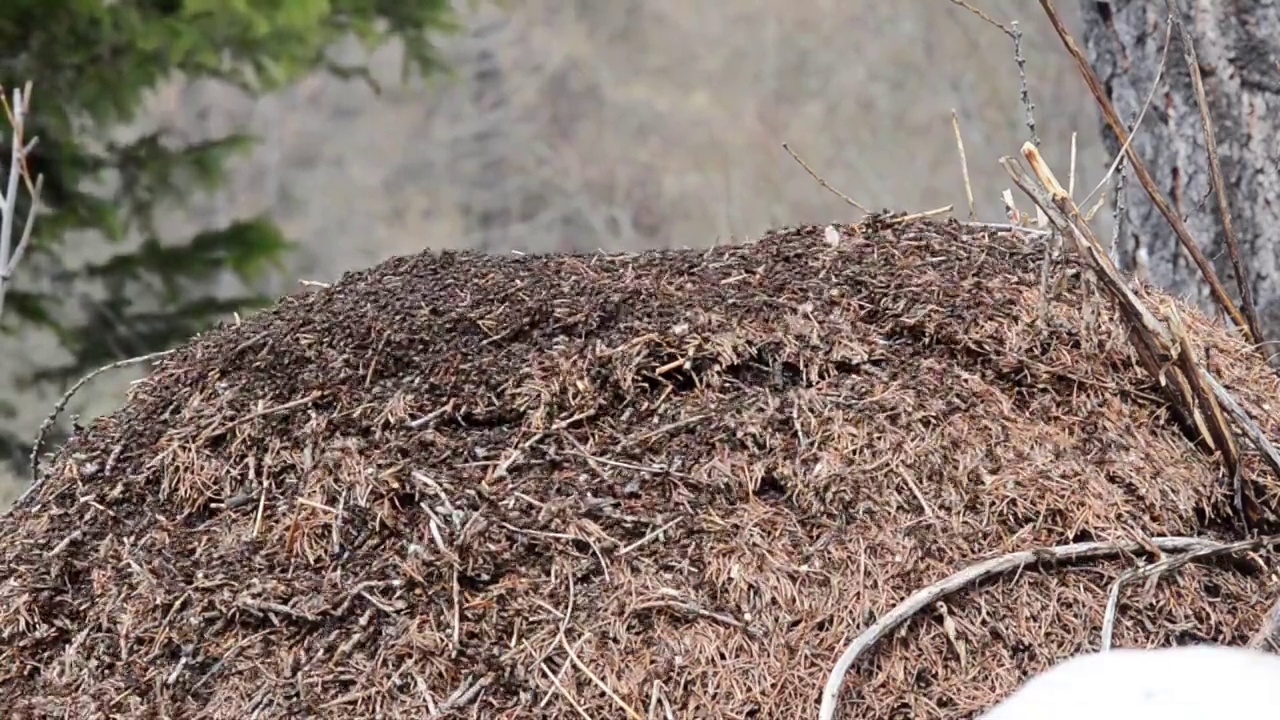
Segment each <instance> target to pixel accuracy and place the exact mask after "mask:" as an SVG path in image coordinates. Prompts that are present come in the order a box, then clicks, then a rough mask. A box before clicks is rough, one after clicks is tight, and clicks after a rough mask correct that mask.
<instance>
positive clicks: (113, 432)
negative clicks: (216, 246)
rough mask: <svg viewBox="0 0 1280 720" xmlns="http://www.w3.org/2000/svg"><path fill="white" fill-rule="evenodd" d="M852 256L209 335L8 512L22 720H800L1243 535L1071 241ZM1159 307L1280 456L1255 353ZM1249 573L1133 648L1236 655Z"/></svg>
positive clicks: (940, 706)
mask: <svg viewBox="0 0 1280 720" xmlns="http://www.w3.org/2000/svg"><path fill="white" fill-rule="evenodd" d="M840 229H841V231H842V233H843V238H842V239H841V242H840V243H838V244H837V245H835V246H833V245H831V244H830V243H828V242H827V241H826V240H824V233H823V228H822V227H802V228H793V229H786V230H780V231H777V232H774V233H772V234H770V235H768V236H767V237H765V238H763V239H760V240H758V241H756V242H753V243H749V244H741V245H734V246H727V247H719V248H715V249H712V250H699V251H693V250H681V251H662V252H648V253H641V254H635V255H610V256H606V255H589V256H572V255H560V256H548V257H539V258H531V257H524V258H496V257H484V256H478V255H470V254H456V253H443V254H439V255H436V254H422V255H419V256H416V257H405V258H397V259H394V260H391V261H388V262H386V263H384V264H382V265H380V266H378V267H376V268H373V269H371V270H368V271H365V272H361V273H355V274H351V275H349V276H347V277H346V278H344V279H343V281H342V282H340V283H338V284H337V285H335V286H333V287H331V288H327V289H323V290H320V291H317V292H314V293H312V294H300V295H298V296H295V297H289V298H286V299H285V300H283V301H282V302H281V303H280V304H279V305H278V307H276V308H275V309H273V310H271V311H269V312H264V313H262V314H260V315H258V316H256V317H253V318H251V319H248V320H245V321H244V322H243V323H242V324H238V325H235V326H230V327H223V328H220V329H218V330H216V331H214V332H210V333H208V334H207V335H204V336H202V337H199V338H197V339H196V340H194V341H193V342H192V343H190V344H189V345H188V346H186V347H184V348H182V349H181V350H179V351H178V352H176V353H174V354H173V355H171V356H169V357H168V358H166V359H165V360H164V361H163V362H161V363H160V364H159V365H158V367H157V369H156V370H155V372H154V373H153V374H152V375H151V377H149V378H148V379H147V380H145V381H143V382H141V383H139V384H137V385H136V386H135V388H134V389H133V391H132V393H131V397H130V400H129V402H128V404H127V405H126V406H125V407H124V408H123V409H121V410H120V411H118V412H116V413H114V414H113V415H110V416H108V417H104V418H102V419H100V420H98V421H96V422H95V423H93V424H92V425H91V426H90V427H89V428H87V429H85V430H83V431H81V432H80V433H78V435H77V437H75V438H74V439H73V440H72V441H71V442H70V443H69V444H68V446H67V447H66V448H64V449H63V450H62V451H61V452H60V454H59V455H58V456H57V458H56V459H55V461H54V462H53V463H52V465H51V467H50V468H49V470H48V471H47V476H46V478H45V479H44V480H43V482H42V484H41V485H40V486H38V487H37V488H36V489H35V490H34V491H33V492H32V493H31V494H30V495H29V496H28V497H27V498H26V499H25V500H24V501H23V502H22V503H21V504H20V505H19V506H18V507H16V508H15V509H14V510H13V511H12V512H10V513H9V514H8V515H7V516H5V517H3V518H2V519H0V570H2V571H3V577H4V578H5V581H4V584H3V590H2V594H0V603H2V604H0V638H2V639H3V645H2V647H3V650H0V677H2V678H3V679H2V680H0V691H2V692H3V694H4V696H5V697H6V698H7V699H8V702H9V704H10V707H11V713H12V714H13V716H14V717H75V718H102V717H112V718H124V717H144V716H145V717H190V718H195V717H203V718H250V717H252V718H297V717H312V718H349V717H446V716H450V717H473V718H517V717H520V718H524V717H539V718H577V717H590V718H605V717H618V718H622V717H630V718H650V717H652V718H660V717H680V718H694V717H696V718H750V717H755V718H809V717H814V716H815V714H816V712H817V707H818V702H819V696H820V693H821V690H822V686H823V682H824V680H825V679H826V676H827V673H828V672H829V671H830V669H831V667H832V664H833V662H834V661H835V659H836V657H837V656H838V655H840V653H841V651H842V649H843V647H844V645H845V643H847V642H848V641H849V640H850V639H851V638H852V637H854V636H855V635H856V634H857V633H858V632H859V631H860V630H861V629H862V628H864V627H865V626H867V625H868V624H870V623H871V622H872V621H873V620H875V619H876V618H878V617H881V616H883V615H884V614H885V613H886V612H888V611H889V610H890V609H891V608H893V607H894V606H895V605H896V604H897V603H898V602H899V601H901V600H902V599H903V598H904V597H906V596H908V595H909V594H910V593H912V592H913V591H915V590H917V589H919V588H921V587H924V586H926V585H929V584H931V583H934V582H936V581H938V580H939V579H941V578H943V577H946V576H948V575H950V574H952V573H953V572H955V571H957V570H959V569H961V568H964V567H966V566H968V565H970V564H971V563H973V562H974V561H975V560H977V559H981V558H988V557H993V556H996V555H999V554H1001V553H1005V552H1010V551H1014V550H1029V549H1034V548H1037V547H1043V546H1051V545H1059V544H1063V543H1069V542H1078V541H1086V540H1103V541H1116V542H1129V541H1133V540H1137V541H1139V542H1146V543H1147V546H1150V543H1149V542H1147V541H1146V540H1145V538H1150V537H1156V536H1202V537H1208V538H1218V539H1234V538H1232V537H1230V536H1231V534H1232V531H1231V529H1230V528H1231V527H1232V525H1231V522H1232V521H1231V518H1232V505H1231V499H1230V492H1229V486H1230V483H1229V481H1228V479H1227V478H1224V477H1223V472H1222V471H1221V470H1220V469H1219V464H1218V463H1217V462H1216V460H1215V459H1214V457H1212V456H1210V455H1208V454H1206V453H1204V452H1202V451H1200V450H1197V449H1196V447H1195V446H1194V445H1193V444H1192V443H1191V442H1190V441H1189V440H1188V439H1187V437H1186V436H1185V434H1184V432H1183V430H1182V429H1180V428H1179V427H1178V425H1177V423H1175V422H1174V420H1173V419H1172V416H1171V414H1170V412H1169V409H1168V405H1167V403H1165V402H1164V401H1163V400H1162V399H1161V397H1160V394H1159V390H1158V388H1157V387H1155V385H1154V383H1153V382H1152V381H1151V380H1150V378H1149V376H1148V375H1147V374H1146V373H1145V372H1144V371H1143V370H1142V369H1140V368H1139V367H1137V366H1136V365H1135V358H1134V354H1133V352H1132V351H1131V350H1130V349H1129V345H1128V344H1127V342H1126V336H1125V329H1124V327H1123V326H1122V325H1121V324H1120V322H1119V321H1118V320H1117V318H1116V317H1115V316H1114V314H1113V313H1111V312H1110V311H1109V310H1107V309H1106V308H1104V309H1103V311H1102V312H1101V315H1100V318H1099V319H1097V321H1096V322H1090V321H1089V319H1087V318H1086V317H1085V313H1086V311H1084V310H1082V309H1081V308H1082V307H1084V308H1087V307H1088V306H1089V304H1090V303H1089V301H1088V298H1087V297H1086V293H1085V292H1084V291H1083V290H1081V289H1080V285H1081V284H1080V283H1078V282H1075V281H1070V282H1067V284H1066V285H1065V287H1064V288H1063V289H1062V290H1061V291H1060V292H1058V293H1057V294H1056V296H1055V298H1054V300H1053V301H1052V303H1051V304H1050V312H1049V313H1048V314H1047V315H1044V316H1043V317H1042V316H1040V315H1039V313H1038V312H1037V309H1038V307H1039V306H1040V303H1041V293H1040V289H1039V287H1040V281H1039V272H1040V263H1041V258H1042V254H1043V246H1042V245H1041V244H1039V243H1038V242H1033V241H1031V240H1028V239H1027V238H1026V237H1023V236H1015V235H1013V234H1010V233H1002V232H995V231H990V230H987V231H984V230H981V229H975V227H971V226H963V225H961V224H959V223H956V222H954V221H951V222H947V223H938V222H933V221H918V222H897V223H896V224H895V223H893V222H890V221H885V220H883V219H881V220H879V221H877V222H875V223H871V224H868V225H862V226H849V227H841V228H840ZM1140 293H1141V295H1142V297H1144V298H1145V299H1146V300H1147V301H1148V302H1149V303H1151V304H1152V305H1153V306H1154V307H1156V308H1157V309H1158V310H1160V311H1162V312H1165V311H1167V310H1168V309H1169V308H1170V307H1173V306H1175V305H1176V306H1177V307H1178V311H1179V312H1180V313H1181V315H1182V317H1183V320H1184V323H1185V324H1186V325H1187V326H1188V327H1189V328H1190V330H1191V332H1192V334H1193V337H1195V339H1196V342H1197V343H1198V344H1199V345H1200V346H1201V347H1203V348H1205V349H1207V350H1208V351H1211V352H1210V354H1209V357H1210V360H1209V362H1210V364H1211V366H1212V367H1213V371H1214V373H1215V375H1216V376H1217V377H1218V378H1219V379H1221V381H1222V382H1223V383H1224V384H1225V385H1227V386H1228V387H1229V388H1230V389H1231V391H1232V392H1233V393H1234V394H1235V395H1236V396H1237V398H1238V399H1239V400H1240V402H1241V403H1242V404H1244V405H1246V406H1247V407H1248V408H1249V411H1250V412H1251V413H1252V414H1253V417H1254V419H1255V420H1256V421H1257V422H1258V423H1259V425H1260V426H1261V427H1262V428H1263V430H1265V431H1266V432H1268V433H1270V434H1273V435H1274V434H1275V433H1276V432H1277V431H1280V409H1277V408H1275V407H1274V403H1275V398H1276V397H1280V383H1278V382H1277V379H1276V377H1275V376H1274V375H1273V374H1272V373H1271V372H1270V371H1269V370H1268V369H1267V368H1266V367H1265V365H1264V364H1263V363H1262V362H1261V360H1260V359H1259V358H1258V357H1257V355H1256V354H1255V353H1254V352H1253V351H1252V350H1251V349H1250V348H1248V347H1247V346H1245V345H1244V344H1242V343H1241V342H1239V341H1237V340H1236V339H1234V336H1233V335H1231V334H1230V333H1229V332H1227V331H1226V330H1224V329H1222V328H1221V327H1220V326H1218V325H1216V324H1214V323H1212V322H1211V321H1209V320H1208V319H1205V318H1204V317H1203V316H1201V315H1199V314H1196V313H1195V312H1194V311H1193V310H1191V309H1189V308H1188V307H1186V306H1183V305H1181V304H1179V303H1177V301H1175V300H1173V299H1171V298H1168V297H1166V296H1163V295H1159V294H1158V293H1155V292H1154V291H1150V290H1145V289H1144V290H1141V291H1140ZM1269 403H1270V404H1269ZM1244 471H1245V472H1246V473H1247V474H1249V475H1250V480H1251V481H1252V482H1253V483H1254V484H1255V486H1256V487H1258V488H1261V490H1262V492H1261V496H1260V497H1261V498H1262V501H1263V503H1264V505H1265V508H1266V510H1267V511H1268V513H1270V514H1271V516H1272V517H1274V516H1275V515H1274V509H1275V507H1276V505H1277V502H1276V499H1275V498H1276V490H1277V488H1276V483H1275V481H1274V480H1273V479H1271V478H1269V477H1268V476H1267V475H1266V473H1265V472H1263V470H1262V469H1261V468H1260V465H1259V463H1257V462H1256V459H1254V458H1252V457H1246V462H1245V468H1244ZM1255 559H1256V560H1267V561H1269V560H1270V559H1271V557H1270V555H1268V554H1267V553H1262V554H1261V555H1259V556H1257V557H1256V558H1255ZM1134 561H1135V559H1134V558H1133V557H1127V558H1120V557H1117V558H1114V559H1112V560H1105V559H1104V560H1099V561H1095V562H1090V563H1084V564H1080V565H1075V566H1072V567H1069V568H1059V569H1056V570H1054V571H1053V572H1049V571H1048V570H1049V568H1047V567H1046V568H1042V569H1043V570H1044V571H1043V572H1041V571H1038V570H1036V569H1035V568H1032V569H1030V570H1029V571H1026V572H1021V573H1014V574H1010V575H1007V576H1002V577H999V578H996V579H994V580H992V581H991V582H988V583H984V584H982V585H980V586H978V587H973V588H970V589H966V590H962V591H960V592H958V593H957V594H954V595H952V596H950V597H948V598H946V599H945V601H944V602H939V603H937V604H936V605H935V606H933V607H932V608H931V609H930V610H929V611H928V612H926V613H923V614H921V615H919V616H917V617H914V618H913V619H911V620H910V621H909V622H908V624H907V625H905V626H904V627H903V629H902V630H900V631H899V632H898V633H897V634H895V635H893V636H891V637H889V638H886V640H885V641H884V642H883V643H882V644H881V645H880V646H878V647H877V648H876V650H875V651H874V652H872V653H871V654H870V656H868V657H867V658H866V660H865V662H860V663H859V664H858V666H856V667H855V668H854V669H853V671H852V672H851V673H850V674H849V677H848V680H847V682H846V684H845V689H844V694H843V696H842V697H843V701H842V704H843V707H844V708H845V709H846V712H845V716H846V717H852V716H856V717H862V718H889V717H904V716H910V717H919V718H927V717H966V716H970V715H972V714H973V713H975V712H977V711H980V710H982V709H984V708H986V707H989V706H990V705H991V704H992V703H993V702H994V700H995V699H996V698H997V697H999V696H1003V695H1005V694H1007V693H1008V692H1010V691H1011V690H1012V689H1013V688H1014V687H1016V686H1017V684H1018V683H1019V682H1020V681H1021V679H1022V678H1024V677H1026V676H1027V675H1029V674H1031V673H1033V672H1036V671H1039V670H1041V669H1043V668H1045V667H1047V666H1048V665H1049V664H1050V663H1051V662H1053V661H1055V660H1057V659H1060V658H1063V657H1065V656H1067V655H1071V654H1074V653H1076V652H1080V651H1082V650H1086V649H1090V648H1096V647H1097V643H1098V637H1099V631H1100V626H1101V622H1102V618H1103V610H1104V606H1105V604H1106V601H1107V593H1108V590H1109V588H1110V586H1111V584H1112V583H1113V582H1114V581H1115V580H1116V578H1117V577H1119V576H1120V575H1121V574H1123V573H1124V572H1125V571H1126V570H1128V569H1131V568H1132V567H1133V566H1134ZM1237 565H1239V566H1229V565H1201V566H1197V567H1189V568H1186V569H1181V570H1179V571H1178V572H1176V573H1170V575H1169V576H1168V577H1164V578H1162V579H1161V580H1160V581H1159V582H1158V583H1157V584H1155V585H1151V586H1150V587H1142V585H1143V584H1142V583H1137V585H1138V587H1136V588H1132V587H1129V586H1126V589H1125V590H1124V592H1123V594H1122V603H1121V605H1120V613H1119V622H1118V624H1117V627H1116V632H1115V640H1116V643H1117V645H1122V646H1123V645H1130V646H1133V645H1140V646H1151V645H1168V644H1175V643H1186V642H1193V641H1200V640H1209V641H1215V642H1225V643H1240V642H1242V641H1243V639H1245V638H1247V637H1248V636H1249V635H1250V634H1251V633H1252V632H1253V631H1254V630H1256V629H1257V628H1258V627H1259V626H1260V625H1261V624H1262V621H1263V616H1264V615H1265V614H1266V611H1267V607H1268V605H1269V602H1270V600H1271V599H1272V598H1273V596H1274V594H1275V593H1276V591H1277V590H1278V589H1280V588H1277V587H1276V585H1277V583H1276V580H1275V579H1274V578H1273V577H1272V575H1271V574H1270V573H1267V572H1263V571H1261V570H1259V569H1258V563H1256V562H1255V563H1248V562H1243V561H1242V562H1240V563H1237Z"/></svg>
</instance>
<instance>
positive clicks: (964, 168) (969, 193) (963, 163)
mask: <svg viewBox="0 0 1280 720" xmlns="http://www.w3.org/2000/svg"><path fill="white" fill-rule="evenodd" d="M951 130H952V131H953V132H954V133H955V135H956V151H957V152H959V153H960V174H961V176H962V177H963V178H964V197H965V201H966V203H967V205H968V207H969V221H970V222H972V221H973V220H975V219H976V218H977V212H975V211H974V209H973V185H972V184H970V182H969V160H968V159H967V158H966V157H965V156H964V138H962V137H961V136H960V119H959V118H957V117H956V111H955V109H954V108H952V110H951Z"/></svg>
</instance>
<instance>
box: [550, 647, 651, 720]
mask: <svg viewBox="0 0 1280 720" xmlns="http://www.w3.org/2000/svg"><path fill="white" fill-rule="evenodd" d="M560 645H561V646H562V647H564V650H565V652H566V653H568V654H569V660H570V662H572V663H573V664H574V667H576V668H578V669H579V670H581V671H582V674H584V675H586V676H587V679H589V680H591V682H593V683H595V685H596V687H598V688H600V689H601V690H603V691H604V694H605V695H608V696H609V699H610V700H612V701H613V702H614V703H615V704H616V705H617V706H618V707H620V708H622V710H623V712H625V713H626V714H627V716H628V717H630V718H631V719H632V720H644V716H643V715H641V714H640V713H638V712H636V711H635V709H634V708H632V707H631V706H630V705H628V704H627V702H626V701H625V700H623V699H622V698H621V697H619V696H618V693H616V692H614V691H613V688H611V687H609V685H608V684H607V683H605V681H603V680H601V679H600V678H599V677H598V676H597V675H596V674H595V673H593V672H591V669H590V668H588V667H587V666H586V665H585V664H583V662H582V661H581V660H579V659H578V654H577V653H575V652H574V651H573V648H572V647H570V646H569V640H568V639H567V638H565V636H564V634H563V633H562V634H561V635H560Z"/></svg>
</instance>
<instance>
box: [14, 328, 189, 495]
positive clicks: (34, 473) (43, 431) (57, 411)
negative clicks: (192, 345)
mask: <svg viewBox="0 0 1280 720" xmlns="http://www.w3.org/2000/svg"><path fill="white" fill-rule="evenodd" d="M172 352H173V351H172V350H161V351H159V352H153V353H149V354H147V355H140V356H138V357H132V358H127V359H125V360H117V361H116V362H113V363H111V364H110V365H103V366H102V367H100V368H98V369H97V370H94V371H93V372H91V373H89V374H88V375H85V376H84V377H82V378H80V379H79V380H78V381H76V384H75V385H72V386H71V388H70V389H69V390H67V391H66V392H65V393H63V394H62V397H61V398H59V400H58V402H57V404H56V405H54V406H53V412H51V413H49V416H48V417H46V418H45V419H44V422H42V423H40V430H39V432H37V433H36V439H35V443H34V444H33V445H32V447H31V486H30V487H28V488H27V489H26V492H24V493H22V497H19V498H18V501H17V502H15V503H13V505H11V506H10V509H12V508H14V507H17V506H18V504H19V503H21V502H22V501H23V499H25V498H26V497H27V495H29V494H31V491H33V490H35V489H36V486H37V485H39V484H40V450H41V448H43V447H44V441H45V437H46V436H47V435H48V434H49V431H50V430H52V429H53V426H54V425H55V424H57V422H58V416H59V415H61V414H62V411H63V410H65V409H66V407H67V403H69V402H71V398H72V397H73V396H75V394H76V393H77V392H79V391H80V388H82V387H84V386H85V384H87V383H88V382H89V381H90V380H92V379H94V378H95V377H97V376H99V375H101V374H102V373H104V372H107V371H108V370H116V369H118V368H124V367H129V366H131V365H139V364H141V363H145V362H150V361H152V360H158V359H160V358H162V357H164V356H166V355H169V354H171V353H172Z"/></svg>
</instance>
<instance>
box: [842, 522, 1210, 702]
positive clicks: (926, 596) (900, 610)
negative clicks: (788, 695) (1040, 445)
mask: <svg viewBox="0 0 1280 720" xmlns="http://www.w3.org/2000/svg"><path fill="white" fill-rule="evenodd" d="M1151 544H1153V545H1155V547H1157V548H1159V549H1161V550H1164V551H1175V552H1187V551H1193V550H1202V549H1204V548H1208V547H1219V546H1220V545H1219V543H1214V542H1212V541H1209V540H1203V539H1200V538H1191V537H1161V538H1152V539H1151ZM1142 552H1146V546H1145V545H1144V544H1143V543H1138V542H1129V543H1106V542H1090V543H1076V544H1073V545H1059V546H1057V547H1050V548H1043V549H1037V550H1023V551H1020V552H1013V553H1009V554H1007V555H1002V556H1000V557H996V558H991V559H989V560H984V561H982V562H979V563H976V564H974V565H971V566H969V567H967V568H965V569H963V570H960V571H959V572H956V573H954V574H952V575H950V576H948V577H946V578H944V579H943V580H941V581H939V582H936V583H934V584H932V585H930V586H928V587H926V588H922V589H920V590H917V591H916V592H914V593H912V594H911V596H910V597H908V598H907V599H906V600H903V601H902V602H900V603H898V605H897V606H896V607H894V608H893V609H892V610H890V611H889V612H887V613H885V614H884V615H883V616H882V617H881V618H880V619H879V620H876V621H875V622H874V623H872V624H871V626H870V627H868V628H867V629H866V630H863V631H862V633H861V634H859V635H858V637H856V638H854V640H853V642H851V643H850V644H849V646H848V647H846V648H845V650H844V652H843V653H842V654H841V655H840V659H839V660H837V661H836V664H835V667H834V668H833V669H832V670H831V674H830V676H828V678H827V684H826V686H825V687H824V688H823V690H822V708H821V710H820V712H819V713H818V718H819V720H835V717H836V709H837V703H838V701H839V699H840V691H841V689H842V687H843V685H844V678H845V675H847V674H848V673H849V669H850V668H851V667H853V664H854V663H855V662H857V660H858V658H859V657H861V656H862V654H863V653H865V652H866V651H867V650H869V649H870V648H871V646H873V645H875V644H876V643H877V642H879V641H880V640H881V639H883V638H884V637H885V636H887V635H888V634H889V633H891V632H893V630H895V629H897V627H898V626H899V625H902V624H903V623H904V622H906V621H907V620H909V619H910V618H911V617H912V616H914V615H915V614H916V613H918V612H920V611H921V610H923V609H925V608H927V607H929V606H930V605H932V604H933V603H935V602H937V601H939V600H941V599H943V598H945V597H946V596H948V595H951V594H952V593H955V592H956V591H958V590H962V589H964V588H966V587H969V586H971V585H973V584H974V583H978V582H981V581H984V580H987V579H990V578H992V577H994V576H996V575H1000V574H1003V573H1007V572H1009V571H1011V570H1022V569H1024V568H1026V567H1027V566H1029V565H1031V564H1033V563H1036V562H1046V563H1076V562H1085V561H1089V560H1100V559H1105V558H1112V557H1116V556H1119V555H1123V554H1126V553H1142Z"/></svg>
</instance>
